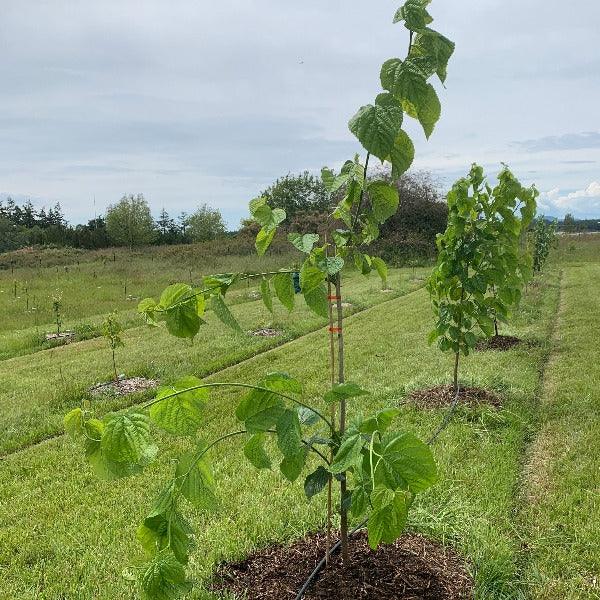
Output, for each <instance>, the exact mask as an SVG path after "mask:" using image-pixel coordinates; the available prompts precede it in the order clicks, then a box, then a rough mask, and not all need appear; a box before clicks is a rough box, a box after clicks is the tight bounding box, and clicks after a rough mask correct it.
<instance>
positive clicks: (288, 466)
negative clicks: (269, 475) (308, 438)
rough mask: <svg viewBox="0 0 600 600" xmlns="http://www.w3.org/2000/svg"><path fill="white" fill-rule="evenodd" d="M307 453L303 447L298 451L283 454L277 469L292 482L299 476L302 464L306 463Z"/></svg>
mask: <svg viewBox="0 0 600 600" xmlns="http://www.w3.org/2000/svg"><path fill="white" fill-rule="evenodd" d="M307 453H308V450H307V449H306V448H303V449H302V450H301V451H300V452H298V453H296V454H294V455H290V456H284V458H283V460H282V461H281V463H280V465H279V469H280V470H281V473H282V474H283V476H284V477H285V478H286V479H287V480H288V481H291V482H294V481H296V479H298V477H300V474H301V473H302V469H303V468H304V464H305V463H306V455H307Z"/></svg>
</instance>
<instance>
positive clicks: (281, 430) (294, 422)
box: [275, 409, 303, 456]
mask: <svg viewBox="0 0 600 600" xmlns="http://www.w3.org/2000/svg"><path fill="white" fill-rule="evenodd" d="M275 429H276V431H277V445H278V446H279V450H281V453H282V454H283V455H284V456H293V455H295V454H297V453H298V452H300V451H301V450H302V448H303V446H302V430H301V429H300V419H299V417H298V412H297V411H296V410H290V409H285V410H284V411H283V412H282V413H281V415H280V417H279V419H278V420H277V425H276V427H275Z"/></svg>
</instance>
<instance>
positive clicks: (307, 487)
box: [304, 466, 331, 500]
mask: <svg viewBox="0 0 600 600" xmlns="http://www.w3.org/2000/svg"><path fill="white" fill-rule="evenodd" d="M330 478H331V474H330V473H329V472H328V471H327V469H326V468H325V467H323V466H319V467H317V469H316V470H315V471H313V472H312V473H310V475H307V477H306V479H305V480H304V493H305V494H306V497H307V498H308V499H309V500H310V499H311V498H312V497H313V496H316V495H317V494H318V493H319V492H321V491H322V490H323V489H325V486H326V485H327V483H328V482H329V479H330Z"/></svg>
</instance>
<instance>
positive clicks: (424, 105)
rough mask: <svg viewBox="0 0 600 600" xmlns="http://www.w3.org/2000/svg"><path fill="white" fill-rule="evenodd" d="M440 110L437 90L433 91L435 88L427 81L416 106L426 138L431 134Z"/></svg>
mask: <svg viewBox="0 0 600 600" xmlns="http://www.w3.org/2000/svg"><path fill="white" fill-rule="evenodd" d="M441 112H442V105H441V104H440V100H439V98H438V95H437V92H436V91H435V88H434V87H433V86H432V85H431V84H430V83H428V84H427V87H426V91H425V93H424V94H423V96H422V97H421V98H419V104H418V106H417V115H418V118H419V122H420V123H421V126H422V127H423V131H424V132H425V136H426V137H427V138H429V136H430V135H431V134H432V132H433V128H434V127H435V124H436V123H437V122H438V120H439V118H440V114H441Z"/></svg>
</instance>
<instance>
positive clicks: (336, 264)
mask: <svg viewBox="0 0 600 600" xmlns="http://www.w3.org/2000/svg"><path fill="white" fill-rule="evenodd" d="M317 267H318V268H319V269H320V270H321V271H324V272H325V273H327V275H335V274H336V273H339V272H340V271H341V270H342V269H343V268H344V259H343V258H342V257H341V256H327V257H325V258H323V259H322V260H320V261H319V262H318V263H317Z"/></svg>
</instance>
